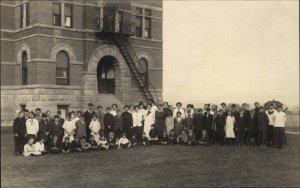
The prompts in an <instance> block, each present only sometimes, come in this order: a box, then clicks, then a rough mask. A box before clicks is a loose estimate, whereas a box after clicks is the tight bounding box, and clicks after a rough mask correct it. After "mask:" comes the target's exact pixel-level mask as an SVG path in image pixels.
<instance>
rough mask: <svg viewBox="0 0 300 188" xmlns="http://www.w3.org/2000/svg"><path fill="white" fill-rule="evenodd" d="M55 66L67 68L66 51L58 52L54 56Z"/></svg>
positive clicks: (67, 57) (67, 58)
mask: <svg viewBox="0 0 300 188" xmlns="http://www.w3.org/2000/svg"><path fill="white" fill-rule="evenodd" d="M56 67H60V68H69V56H68V54H67V53H66V52H64V51H62V52H59V53H58V54H57V56H56Z"/></svg>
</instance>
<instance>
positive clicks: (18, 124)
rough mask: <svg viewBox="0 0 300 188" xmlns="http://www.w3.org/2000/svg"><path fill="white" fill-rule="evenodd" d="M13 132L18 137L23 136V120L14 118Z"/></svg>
mask: <svg viewBox="0 0 300 188" xmlns="http://www.w3.org/2000/svg"><path fill="white" fill-rule="evenodd" d="M13 132H14V134H18V135H20V136H25V134H26V133H27V131H26V120H25V118H18V117H17V118H16V119H15V120H14V123H13Z"/></svg>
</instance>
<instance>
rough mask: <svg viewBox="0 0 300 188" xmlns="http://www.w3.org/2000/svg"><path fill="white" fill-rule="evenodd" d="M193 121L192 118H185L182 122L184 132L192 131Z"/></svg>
mask: <svg viewBox="0 0 300 188" xmlns="http://www.w3.org/2000/svg"><path fill="white" fill-rule="evenodd" d="M194 121H195V120H194V118H193V117H186V118H185V120H184V128H185V129H186V130H189V129H194Z"/></svg>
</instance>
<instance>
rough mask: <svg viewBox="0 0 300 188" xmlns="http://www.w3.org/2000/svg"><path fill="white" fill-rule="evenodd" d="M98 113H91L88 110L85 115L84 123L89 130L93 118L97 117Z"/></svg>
mask: <svg viewBox="0 0 300 188" xmlns="http://www.w3.org/2000/svg"><path fill="white" fill-rule="evenodd" d="M95 114H96V113H95V112H94V111H92V112H89V111H88V110H87V111H86V112H85V113H84V121H85V123H86V127H87V129H89V126H90V123H91V121H92V119H93V116H94V115H95Z"/></svg>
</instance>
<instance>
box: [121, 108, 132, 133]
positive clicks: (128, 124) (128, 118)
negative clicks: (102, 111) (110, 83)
mask: <svg viewBox="0 0 300 188" xmlns="http://www.w3.org/2000/svg"><path fill="white" fill-rule="evenodd" d="M124 110H125V112H123V113H122V117H123V131H124V132H126V137H127V138H128V139H131V132H132V130H131V129H132V126H133V118H132V114H131V113H130V112H128V111H129V107H128V106H127V105H125V107H124Z"/></svg>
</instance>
